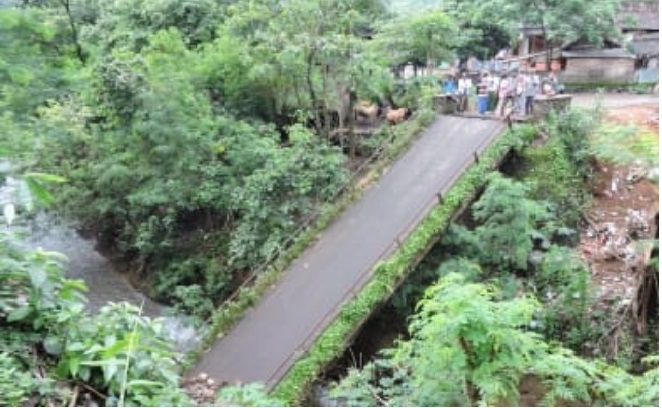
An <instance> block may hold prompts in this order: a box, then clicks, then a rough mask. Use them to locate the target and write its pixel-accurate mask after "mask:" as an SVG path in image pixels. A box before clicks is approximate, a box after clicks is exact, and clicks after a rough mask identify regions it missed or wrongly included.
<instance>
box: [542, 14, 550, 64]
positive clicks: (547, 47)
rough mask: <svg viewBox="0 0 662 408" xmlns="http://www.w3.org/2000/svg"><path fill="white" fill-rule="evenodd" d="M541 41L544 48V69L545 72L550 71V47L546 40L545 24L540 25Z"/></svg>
mask: <svg viewBox="0 0 662 408" xmlns="http://www.w3.org/2000/svg"><path fill="white" fill-rule="evenodd" d="M542 41H543V44H544V46H545V51H546V52H545V68H547V71H551V70H552V47H551V46H550V42H549V39H548V38H547V29H546V28H545V23H542Z"/></svg>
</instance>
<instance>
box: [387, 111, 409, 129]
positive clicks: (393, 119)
mask: <svg viewBox="0 0 662 408" xmlns="http://www.w3.org/2000/svg"><path fill="white" fill-rule="evenodd" d="M409 113H410V112H409V108H400V109H393V108H390V109H389V110H388V111H387V112H386V121H387V122H388V124H389V125H397V124H398V123H400V122H402V121H404V120H405V119H407V118H408V117H409Z"/></svg>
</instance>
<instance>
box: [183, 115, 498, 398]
mask: <svg viewBox="0 0 662 408" xmlns="http://www.w3.org/2000/svg"><path fill="white" fill-rule="evenodd" d="M502 130H503V124H502V123H500V122H496V121H492V120H481V119H465V118H459V117H450V116H442V117H439V118H437V120H436V121H435V122H434V123H433V124H432V126H430V127H429V128H428V129H427V131H426V132H425V133H424V134H423V135H421V137H420V139H419V140H418V141H417V142H416V143H415V144H414V145H413V146H412V148H411V149H410V150H409V151H408V152H407V153H406V154H405V155H404V156H403V157H402V158H401V159H400V160H398V161H397V162H396V163H394V165H393V166H392V167H391V168H390V169H389V170H388V172H386V174H384V175H383V176H382V177H381V179H380V180H379V182H378V183H376V184H375V185H374V186H372V187H371V188H370V189H369V190H367V191H366V192H365V194H364V196H363V198H362V199H361V200H360V201H359V202H357V203H355V204H354V205H353V206H351V207H350V208H348V209H347V210H346V211H345V212H344V213H342V214H341V215H340V217H339V218H338V219H337V220H336V221H335V222H334V223H333V224H332V225H331V226H330V227H329V228H328V229H327V230H325V231H324V233H323V234H322V235H321V237H320V239H319V241H318V242H317V243H315V244H314V245H313V246H311V247H310V248H308V249H307V250H306V251H304V253H303V254H302V255H301V256H300V257H299V259H297V260H296V261H295V262H294V263H293V264H292V265H290V267H289V268H288V270H287V271H286V272H285V273H284V275H283V277H282V280H281V281H280V282H279V284H278V285H277V286H276V287H275V288H274V289H272V290H271V291H270V292H269V293H267V294H266V295H265V297H264V298H263V299H262V301H261V302H260V303H259V304H258V305H257V306H256V307H255V308H254V309H252V310H250V311H249V312H248V313H247V314H246V316H245V317H244V318H243V319H242V320H241V321H240V322H239V323H238V324H237V326H236V327H235V328H234V330H232V331H231V332H230V333H228V335H226V336H225V337H223V338H222V339H220V340H219V341H218V342H217V343H216V344H215V345H214V346H213V347H212V349H211V350H210V351H208V352H207V353H206V354H205V355H204V356H203V358H202V359H201V360H200V362H199V363H198V365H197V366H196V367H195V368H194V369H193V372H192V374H197V373H199V372H206V373H208V374H209V375H210V376H211V377H212V378H215V379H216V380H217V381H229V382H234V381H241V382H244V383H245V382H253V381H259V382H264V383H266V384H267V387H268V388H272V387H273V386H275V385H276V384H277V383H278V381H280V379H281V378H282V377H283V376H284V375H285V374H286V373H287V370H289V368H290V366H291V365H292V364H293V363H294V362H296V359H297V357H299V356H300V355H301V354H302V353H303V352H304V351H305V350H306V349H307V348H308V347H309V346H310V345H311V344H312V343H313V342H314V340H315V338H316V337H317V336H318V335H319V333H320V332H321V330H322V329H324V328H325V327H326V326H327V325H328V324H329V323H330V322H331V321H333V318H334V317H335V316H336V313H337V310H338V307H339V305H341V304H342V303H344V301H345V300H347V299H349V298H351V297H352V290H353V289H354V290H358V289H360V288H361V287H362V286H363V284H365V283H366V282H367V280H368V279H369V277H370V274H371V272H372V267H373V265H374V264H375V263H376V262H377V261H378V260H379V259H381V258H383V257H385V256H387V255H388V254H390V253H391V252H392V251H393V250H394V249H395V244H394V241H395V239H396V237H398V236H401V237H402V238H404V237H406V234H408V233H409V232H411V229H412V228H413V227H415V225H416V224H417V223H418V222H419V221H420V220H421V219H422V218H423V217H424V216H425V215H426V213H427V212H428V211H429V209H430V208H431V207H432V206H433V205H434V204H435V199H436V194H437V193H438V192H441V191H446V190H447V189H448V188H449V187H450V186H451V185H452V183H453V182H454V180H455V177H457V175H458V174H459V173H461V172H462V170H463V169H464V168H465V167H466V166H467V165H468V163H469V162H471V161H472V160H473V157H474V152H475V151H479V152H480V151H482V150H483V149H484V148H485V147H486V146H487V145H489V144H490V142H491V141H493V140H494V139H495V137H496V136H497V135H498V134H500V133H501V132H502Z"/></svg>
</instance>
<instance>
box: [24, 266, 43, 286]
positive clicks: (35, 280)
mask: <svg viewBox="0 0 662 408" xmlns="http://www.w3.org/2000/svg"><path fill="white" fill-rule="evenodd" d="M28 274H29V275H30V282H31V283H32V286H34V287H35V288H41V287H42V285H43V284H44V282H46V277H47V276H46V271H44V270H43V269H41V268H30V269H29V270H28Z"/></svg>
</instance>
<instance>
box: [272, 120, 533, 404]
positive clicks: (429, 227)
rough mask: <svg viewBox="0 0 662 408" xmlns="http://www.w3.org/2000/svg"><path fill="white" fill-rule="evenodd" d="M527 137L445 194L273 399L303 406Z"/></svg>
mask: <svg viewBox="0 0 662 408" xmlns="http://www.w3.org/2000/svg"><path fill="white" fill-rule="evenodd" d="M521 136H522V135H521V134H520V133H519V132H507V133H506V134H505V135H503V136H502V137H501V138H500V139H498V140H497V141H496V142H495V143H494V144H492V145H491V146H490V147H489V148H488V149H487V150H486V151H485V152H484V154H483V155H482V156H481V158H480V161H479V162H478V163H475V164H473V165H472V166H471V167H470V168H469V169H468V170H467V171H466V172H465V173H464V175H463V176H462V177H461V178H460V179H459V181H458V182H457V183H456V184H455V185H454V186H453V187H452V188H451V189H450V191H449V192H448V193H447V194H446V195H445V196H444V200H443V202H442V203H441V204H439V205H437V206H436V207H435V208H434V209H433V210H432V211H431V212H430V213H429V214H428V215H427V217H426V218H425V219H424V220H423V221H422V222H421V223H420V224H419V226H418V227H417V228H416V229H415V230H414V231H413V232H412V233H411V235H410V236H409V237H408V238H407V240H406V241H405V242H404V243H403V245H402V246H401V247H400V248H399V249H398V250H397V251H396V252H395V253H394V254H393V255H392V256H391V257H390V258H389V259H387V260H385V261H382V262H380V263H379V264H378V265H377V266H376V267H375V269H374V277H373V278H372V279H371V280H370V282H369V283H368V284H367V285H366V286H365V287H364V288H363V289H362V290H361V292H359V294H358V295H357V296H356V297H354V298H353V299H352V300H350V301H349V302H348V303H347V304H345V305H344V306H343V307H342V309H341V310H340V313H339V315H338V316H337V317H336V319H335V320H334V321H333V323H331V324H330V325H329V326H328V327H327V328H326V330H324V331H323V332H322V334H321V335H320V336H319V337H318V338H317V340H316V341H315V343H314V344H313V345H312V347H311V348H310V349H309V350H308V352H307V353H306V354H305V355H303V356H302V357H301V358H300V359H299V361H297V362H296V363H295V365H294V366H293V367H292V368H291V369H290V371H289V372H288V373H287V375H286V376H285V377H284V378H283V379H282V380H281V382H280V383H279V384H278V386H277V387H276V388H275V389H274V391H273V395H275V396H276V397H277V398H279V399H280V400H282V401H286V402H288V403H289V404H290V405H297V404H299V403H300V402H301V398H302V397H303V393H304V391H305V390H306V389H307V388H308V387H309V386H310V384H311V383H312V382H313V381H314V380H315V378H316V377H317V376H318V375H319V374H320V372H321V371H322V370H323V369H324V367H325V366H326V365H327V364H328V363H329V362H330V361H331V360H333V359H334V358H337V357H338V356H339V355H341V354H342V352H343V350H344V349H345V343H346V341H347V339H348V337H349V335H350V334H351V333H352V332H353V331H354V330H356V328H357V327H358V326H359V325H360V323H361V322H362V321H364V320H365V319H367V318H368V317H369V316H370V314H371V313H372V312H373V311H374V310H375V309H376V308H377V307H378V306H379V305H380V304H381V303H382V302H384V301H385V300H386V299H388V298H389V296H391V294H392V293H393V292H394V290H395V289H396V288H397V286H398V284H399V283H400V282H401V281H402V279H403V278H404V277H405V276H406V275H407V274H408V273H409V271H410V270H411V268H413V266H414V265H415V264H416V263H417V260H419V259H420V258H421V257H422V256H424V254H425V253H426V252H427V250H428V249H429V248H430V246H431V245H433V244H434V242H435V241H436V239H437V237H438V236H439V234H440V233H441V232H442V231H443V230H444V229H445V228H446V227H447V226H448V224H449V222H450V220H451V218H452V216H453V214H454V213H455V212H456V211H457V209H458V208H459V207H460V206H461V205H462V204H463V202H464V201H466V200H468V199H470V198H471V197H472V196H473V195H474V194H475V193H476V192H477V191H478V189H479V188H480V187H481V185H482V184H483V183H484V182H485V181H486V175H487V174H488V172H490V171H491V170H493V168H494V167H495V166H497V165H498V163H499V162H500V161H501V159H502V158H503V157H504V156H505V155H506V153H507V152H508V151H509V150H510V149H512V148H520V147H521V146H522V145H523V140H522V137H521Z"/></svg>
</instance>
